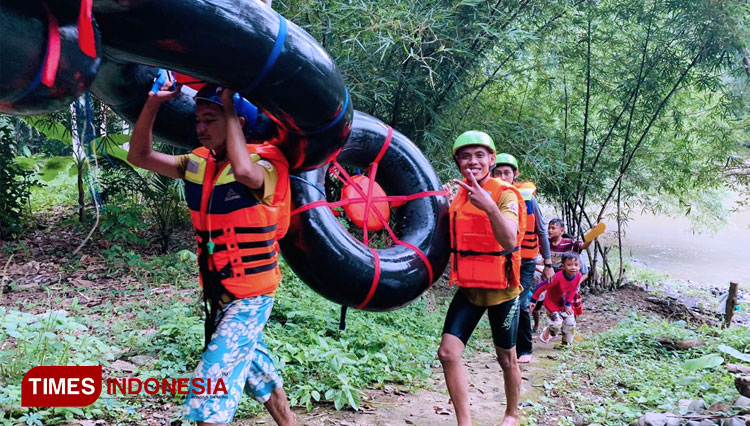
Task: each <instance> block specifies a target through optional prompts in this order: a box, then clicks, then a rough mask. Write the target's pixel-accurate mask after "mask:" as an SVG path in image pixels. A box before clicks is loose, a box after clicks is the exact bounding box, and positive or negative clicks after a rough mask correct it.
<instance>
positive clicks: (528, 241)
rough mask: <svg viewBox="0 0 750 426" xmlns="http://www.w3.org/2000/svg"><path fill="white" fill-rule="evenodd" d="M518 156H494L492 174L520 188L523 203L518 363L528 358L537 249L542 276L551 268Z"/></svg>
mask: <svg viewBox="0 0 750 426" xmlns="http://www.w3.org/2000/svg"><path fill="white" fill-rule="evenodd" d="M518 175H519V171H518V160H516V157H514V156H512V155H510V154H506V153H501V154H498V155H497V158H496V159H495V168H494V169H492V176H493V177H496V178H499V179H502V180H503V181H505V182H507V183H510V184H512V185H513V186H515V187H516V188H518V190H519V191H520V192H521V195H522V196H523V200H524V203H525V204H526V232H525V233H524V237H523V241H522V242H521V259H522V262H521V286H522V287H523V291H522V292H521V295H520V296H519V303H520V305H521V312H520V315H519V318H518V340H517V342H516V353H517V355H518V362H519V363H520V364H527V363H529V362H531V352H532V340H533V339H532V335H531V314H530V312H529V300H530V299H529V297H530V296H531V293H532V290H533V289H534V272H535V271H536V258H537V256H538V255H539V253H540V252H541V254H542V258H543V259H544V269H543V270H542V276H543V278H544V279H546V280H549V281H552V277H554V276H555V270H554V269H553V268H552V260H551V259H550V250H549V239H548V237H547V224H545V223H544V216H543V215H542V210H541V209H540V208H539V203H538V202H537V199H536V185H534V183H533V182H529V181H526V182H521V181H517V180H516V179H517V178H518Z"/></svg>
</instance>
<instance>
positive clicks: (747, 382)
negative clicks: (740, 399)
mask: <svg viewBox="0 0 750 426" xmlns="http://www.w3.org/2000/svg"><path fill="white" fill-rule="evenodd" d="M734 386H735V387H736V388H737V392H739V393H740V395H742V396H746V397H748V398H750V375H745V376H737V377H735V378H734Z"/></svg>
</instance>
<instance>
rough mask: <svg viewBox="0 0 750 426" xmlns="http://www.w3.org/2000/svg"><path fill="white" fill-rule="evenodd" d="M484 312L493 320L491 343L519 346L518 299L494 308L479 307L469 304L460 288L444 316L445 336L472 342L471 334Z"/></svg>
mask: <svg viewBox="0 0 750 426" xmlns="http://www.w3.org/2000/svg"><path fill="white" fill-rule="evenodd" d="M484 311H487V316H488V317H489V319H490V328H491V329H492V341H493V342H494V343H495V346H497V347H499V348H502V349H511V348H512V347H514V346H516V336H517V335H518V312H519V309H518V297H514V298H513V299H511V300H508V301H507V302H503V303H501V304H499V305H495V306H476V305H473V304H472V303H471V302H469V299H467V298H466V295H465V294H464V292H463V291H461V289H459V290H458V291H457V292H456V295H455V296H453V300H452V301H451V305H450V307H449V308H448V313H447V314H446V316H445V324H444V325H443V334H450V335H453V336H456V337H458V338H459V339H461V341H462V342H464V345H465V344H466V343H467V342H468V341H469V338H470V337H471V334H472V333H473V332H474V329H475V328H476V327H477V324H479V320H480V319H482V315H484Z"/></svg>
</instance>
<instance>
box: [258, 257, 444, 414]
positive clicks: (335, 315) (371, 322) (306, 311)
mask: <svg viewBox="0 0 750 426" xmlns="http://www.w3.org/2000/svg"><path fill="white" fill-rule="evenodd" d="M283 274H284V277H286V278H285V279H284V282H283V283H282V286H281V288H280V289H279V292H278V299H277V304H276V306H274V311H273V314H272V317H271V320H270V321H269V324H268V326H267V328H266V330H267V331H266V332H265V333H264V340H265V341H266V343H267V345H268V347H269V350H270V352H271V354H272V355H273V356H274V359H275V360H276V362H277V366H278V367H279V369H280V370H281V371H282V375H283V376H284V381H285V383H286V388H287V392H288V393H289V396H290V400H291V401H292V404H293V405H296V406H303V407H306V408H307V409H308V410H309V409H311V408H312V405H313V404H314V403H315V402H317V401H330V402H333V404H334V406H335V407H336V409H340V408H342V407H345V406H349V407H352V408H355V409H356V408H358V407H359V405H360V395H359V391H358V389H361V388H363V387H371V386H375V387H382V386H385V385H386V384H388V383H395V384H401V385H404V386H410V387H411V386H415V385H418V384H419V380H423V379H425V378H426V377H429V376H430V374H431V365H432V363H433V362H434V360H435V350H436V348H437V346H438V339H439V336H440V327H441V325H442V317H441V315H440V312H438V311H437V310H435V309H434V308H430V307H429V306H428V304H427V303H426V301H425V300H424V299H420V300H418V301H416V302H414V303H413V304H411V305H409V306H407V307H406V308H403V309H399V310H397V311H392V312H385V313H369V312H363V311H353V310H350V311H349V314H348V315H347V328H346V330H345V331H340V330H339V329H338V325H339V324H338V321H339V309H338V306H337V305H335V304H333V303H331V302H329V301H327V300H325V299H323V298H321V297H320V296H317V295H315V294H314V293H313V292H312V291H311V290H310V289H309V288H307V286H305V285H304V284H302V283H301V282H300V281H299V280H298V279H297V278H296V277H294V276H293V274H292V273H291V271H289V270H288V268H286V267H284V271H283ZM373 330H377V333H373Z"/></svg>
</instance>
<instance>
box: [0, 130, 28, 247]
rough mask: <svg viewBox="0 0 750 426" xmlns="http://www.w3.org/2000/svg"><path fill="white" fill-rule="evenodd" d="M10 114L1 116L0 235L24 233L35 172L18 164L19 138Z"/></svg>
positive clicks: (6, 236)
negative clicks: (15, 135)
mask: <svg viewBox="0 0 750 426" xmlns="http://www.w3.org/2000/svg"><path fill="white" fill-rule="evenodd" d="M12 134H13V128H12V126H11V122H10V119H9V118H8V117H0V239H6V238H8V237H10V236H12V235H15V234H17V233H20V232H21V231H22V229H23V227H24V225H25V224H26V221H27V220H26V215H25V214H24V213H25V209H26V206H27V205H28V201H29V196H30V194H31V186H32V183H31V182H30V181H29V179H28V178H29V176H31V174H32V172H31V171H29V170H27V169H26V168H25V167H23V166H21V165H20V164H18V163H17V162H16V161H15V160H14V158H15V154H16V153H15V149H16V148H15V147H16V143H15V139H14V138H13V137H12Z"/></svg>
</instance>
